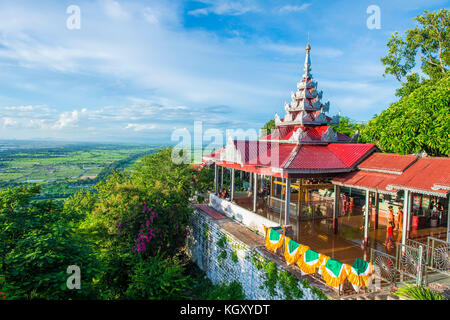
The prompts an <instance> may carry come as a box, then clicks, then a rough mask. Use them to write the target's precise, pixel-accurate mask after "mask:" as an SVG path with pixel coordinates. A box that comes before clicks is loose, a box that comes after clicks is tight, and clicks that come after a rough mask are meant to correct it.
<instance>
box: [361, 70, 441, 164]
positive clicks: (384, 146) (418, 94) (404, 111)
mask: <svg viewBox="0 0 450 320" xmlns="http://www.w3.org/2000/svg"><path fill="white" fill-rule="evenodd" d="M449 114H450V75H446V76H445V77H444V78H442V79H441V80H439V81H437V82H436V83H432V82H429V83H427V84H423V85H421V86H420V87H419V88H417V89H416V90H414V91H413V92H412V93H411V94H409V95H408V96H406V97H403V98H402V99H400V101H398V102H395V103H393V104H391V105H390V106H389V108H387V109H386V110H384V111H383V112H382V113H381V114H380V115H379V116H377V117H376V118H374V119H372V120H370V121H369V122H368V123H367V125H366V126H365V127H364V128H363V129H362V130H361V135H360V141H361V142H366V143H375V144H376V145H377V146H378V147H379V148H380V149H381V150H383V151H385V152H395V153H400V154H410V153H415V152H421V151H425V152H426V153H427V154H428V155H430V156H448V155H449V154H450V120H449Z"/></svg>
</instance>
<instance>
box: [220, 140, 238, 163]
mask: <svg viewBox="0 0 450 320" xmlns="http://www.w3.org/2000/svg"><path fill="white" fill-rule="evenodd" d="M220 161H226V162H232V163H239V164H240V165H241V166H243V165H244V164H243V162H242V154H241V152H240V151H239V150H238V149H237V148H236V145H235V144H234V140H233V138H232V137H231V136H229V137H228V141H227V145H226V147H225V150H224V151H222V152H221V153H220Z"/></svg>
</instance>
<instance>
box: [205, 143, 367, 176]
mask: <svg viewBox="0 0 450 320" xmlns="http://www.w3.org/2000/svg"><path fill="white" fill-rule="evenodd" d="M233 142H234V146H235V148H236V149H235V150H236V151H237V152H236V154H233V155H232V156H233V157H240V159H237V158H231V159H228V160H226V159H227V150H226V148H225V149H222V150H220V151H217V152H216V153H214V155H213V157H212V158H213V159H214V160H215V161H216V162H222V164H224V165H228V164H232V163H240V164H241V165H246V166H248V165H250V166H263V167H271V168H278V169H280V168H281V169H287V170H288V172H292V173H302V172H303V173H325V172H345V171H348V170H350V169H352V168H353V167H354V165H355V164H356V163H357V161H358V160H360V159H361V158H363V157H365V156H366V155H368V154H369V153H370V152H372V151H373V150H374V148H375V145H373V144H350V143H344V144H336V143H332V144H329V145H309V144H306V145H297V144H291V143H278V142H273V141H245V140H235V141H233ZM235 150H231V151H233V152H235ZM221 154H222V155H221ZM252 170H253V169H252ZM299 171H300V172H299Z"/></svg>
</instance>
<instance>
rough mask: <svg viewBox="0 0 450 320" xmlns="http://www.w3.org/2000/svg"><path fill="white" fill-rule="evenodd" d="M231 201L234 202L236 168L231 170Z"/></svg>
mask: <svg viewBox="0 0 450 320" xmlns="http://www.w3.org/2000/svg"><path fill="white" fill-rule="evenodd" d="M230 200H231V201H233V200H234V168H232V169H231V198H230Z"/></svg>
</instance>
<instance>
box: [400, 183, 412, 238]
mask: <svg viewBox="0 0 450 320" xmlns="http://www.w3.org/2000/svg"><path fill="white" fill-rule="evenodd" d="M410 196H411V194H410V192H409V191H408V190H405V192H404V194H403V230H402V244H403V245H405V244H406V232H407V229H408V221H409V212H410V211H411V210H410V208H409V197H410Z"/></svg>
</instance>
